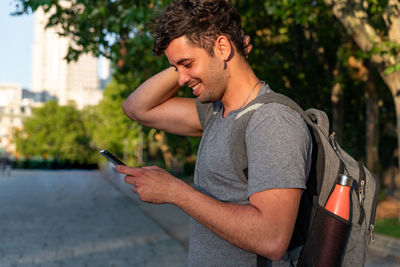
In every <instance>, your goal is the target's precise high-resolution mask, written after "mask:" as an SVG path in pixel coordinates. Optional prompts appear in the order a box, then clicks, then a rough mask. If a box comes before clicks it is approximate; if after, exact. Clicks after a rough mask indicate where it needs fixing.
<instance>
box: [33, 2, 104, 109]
mask: <svg viewBox="0 0 400 267" xmlns="http://www.w3.org/2000/svg"><path fill="white" fill-rule="evenodd" d="M48 17H49V16H48V15H47V14H45V13H44V12H43V10H42V9H39V10H37V11H36V12H35V15H34V43H33V49H32V52H33V53H32V54H33V58H32V88H31V90H32V91H33V92H43V91H47V92H48V93H49V94H50V95H51V96H54V97H56V98H57V99H58V103H59V104H60V105H66V104H68V102H69V101H74V102H75V103H76V105H77V107H78V108H83V107H84V106H87V105H96V104H97V103H98V102H99V101H100V100H101V98H102V91H101V90H99V85H100V84H99V77H98V59H97V58H96V57H94V56H91V55H82V56H81V57H80V59H79V60H78V61H77V62H71V63H68V62H67V61H66V60H65V59H64V57H65V56H66V54H67V50H68V47H69V45H70V43H71V40H70V39H69V38H67V37H60V36H59V35H58V34H57V32H56V29H55V28H49V29H45V26H46V24H47V21H48Z"/></svg>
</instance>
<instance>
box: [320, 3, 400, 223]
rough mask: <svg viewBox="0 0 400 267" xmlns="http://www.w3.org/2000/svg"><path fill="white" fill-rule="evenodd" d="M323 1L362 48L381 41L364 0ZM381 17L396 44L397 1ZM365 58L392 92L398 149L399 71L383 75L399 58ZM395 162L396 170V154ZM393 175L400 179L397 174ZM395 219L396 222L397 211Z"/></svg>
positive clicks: (398, 28)
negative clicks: (369, 18) (371, 23)
mask: <svg viewBox="0 0 400 267" xmlns="http://www.w3.org/2000/svg"><path fill="white" fill-rule="evenodd" d="M324 2H325V4H326V5H327V6H329V7H331V8H332V11H333V14H334V15H335V17H336V18H337V19H338V20H339V21H340V22H341V23H342V24H343V26H344V27H345V28H346V30H347V32H348V34H349V35H350V36H352V38H353V40H354V41H355V42H356V43H357V45H358V46H359V47H360V49H361V50H362V51H364V52H369V51H370V50H371V49H372V48H373V47H374V45H375V44H376V43H382V39H381V38H380V37H379V36H378V34H377V32H376V31H375V29H374V28H373V27H372V26H371V25H370V24H369V22H368V15H367V12H366V11H365V8H364V6H363V4H366V3H367V2H365V1H362V0H324ZM383 18H384V20H385V23H386V25H387V27H388V36H387V37H388V39H389V40H390V41H393V42H397V43H399V44H400V39H399V38H400V34H399V33H400V3H399V1H398V0H389V1H388V5H387V8H386V10H385V14H384V15H383ZM369 60H370V62H371V64H372V66H374V67H375V68H376V70H377V71H378V73H379V75H380V76H381V78H382V79H383V81H384V82H385V84H386V85H387V87H388V88H389V90H390V92H391V93H392V96H393V101H394V105H395V109H396V123H397V125H396V129H397V143H398V148H400V98H399V96H400V73H399V72H393V73H391V74H389V75H386V74H385V70H386V68H387V67H388V66H390V65H393V64H395V63H396V62H397V63H398V62H399V61H400V59H399V58H394V56H390V55H378V54H375V55H372V56H371V58H370V59H369ZM397 161H398V165H399V170H400V156H399V157H398V159H397ZM396 177H397V179H400V173H398V174H397V175H396ZM397 194H398V198H399V199H400V188H397ZM398 220H399V221H400V212H399V217H398Z"/></svg>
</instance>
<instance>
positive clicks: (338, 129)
mask: <svg viewBox="0 0 400 267" xmlns="http://www.w3.org/2000/svg"><path fill="white" fill-rule="evenodd" d="M338 73H339V71H338V70H337V69H335V70H334V73H333V75H334V77H337V76H338ZM331 102H332V116H333V119H332V130H333V131H335V133H336V139H337V140H338V142H339V143H342V142H341V140H342V137H343V110H344V107H343V88H342V86H341V84H340V83H339V82H336V83H335V84H334V85H333V87H332V91H331Z"/></svg>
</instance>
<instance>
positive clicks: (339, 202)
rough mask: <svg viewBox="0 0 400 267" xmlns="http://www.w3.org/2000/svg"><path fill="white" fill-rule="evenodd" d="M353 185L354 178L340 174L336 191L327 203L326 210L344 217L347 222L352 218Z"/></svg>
mask: <svg viewBox="0 0 400 267" xmlns="http://www.w3.org/2000/svg"><path fill="white" fill-rule="evenodd" d="M352 184H353V178H351V177H350V176H347V175H344V174H339V179H338V181H337V183H336V185H335V189H334V190H333V192H332V194H331V195H330V196H329V199H328V201H327V202H326V205H325V209H327V210H329V211H330V212H332V213H334V214H336V215H338V216H340V217H342V218H343V219H345V220H349V218H350V189H351V186H352Z"/></svg>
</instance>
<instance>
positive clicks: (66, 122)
mask: <svg viewBox="0 0 400 267" xmlns="http://www.w3.org/2000/svg"><path fill="white" fill-rule="evenodd" d="M15 138H16V140H15V141H16V145H17V151H18V153H20V154H21V155H25V156H26V155H30V156H39V157H43V156H44V155H48V156H49V157H50V158H54V159H58V160H66V161H70V162H72V163H80V164H84V163H95V162H96V161H95V160H94V158H93V155H94V153H95V151H94V149H93V148H92V147H91V146H90V137H89V135H88V133H87V131H86V129H85V127H84V124H83V121H82V114H81V113H80V112H79V111H78V110H77V109H76V108H75V107H74V106H72V105H70V106H59V105H58V104H57V102H56V101H54V100H51V101H49V102H47V103H46V104H45V105H44V106H43V107H41V108H35V109H34V110H33V114H32V116H31V117H27V118H26V119H25V121H24V129H23V130H22V131H20V132H17V134H16V136H15Z"/></svg>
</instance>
